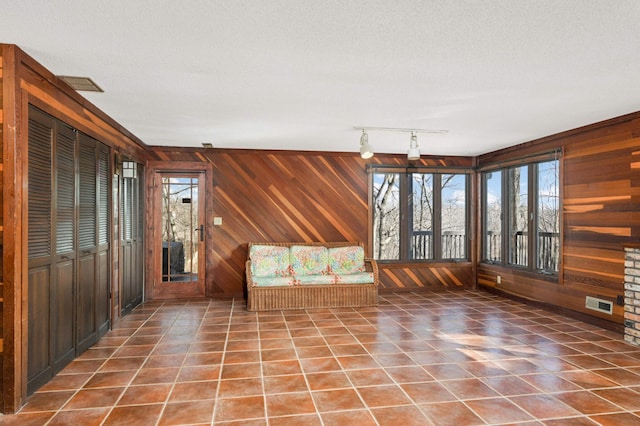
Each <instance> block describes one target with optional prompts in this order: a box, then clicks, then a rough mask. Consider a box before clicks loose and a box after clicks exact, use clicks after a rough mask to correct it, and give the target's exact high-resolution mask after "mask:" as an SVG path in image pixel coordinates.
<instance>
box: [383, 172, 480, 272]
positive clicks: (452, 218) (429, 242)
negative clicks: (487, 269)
mask: <svg viewBox="0 0 640 426" xmlns="http://www.w3.org/2000/svg"><path fill="white" fill-rule="evenodd" d="M372 181H373V188H372V203H373V254H374V257H375V258H376V259H377V260H396V261H418V260H444V259H466V258H467V257H468V254H467V252H468V241H467V227H468V225H467V224H468V210H469V203H468V193H469V191H468V189H467V187H468V177H467V175H466V174H458V173H452V174H439V173H409V172H406V173H373V180H372Z"/></svg>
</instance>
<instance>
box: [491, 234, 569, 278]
mask: <svg viewBox="0 0 640 426" xmlns="http://www.w3.org/2000/svg"><path fill="white" fill-rule="evenodd" d="M528 240H529V237H528V233H527V232H523V231H518V232H515V233H513V234H512V241H511V251H510V256H509V263H510V264H511V265H522V266H525V265H528V262H529V251H528ZM485 244H486V250H485V256H484V257H485V260H488V261H490V262H499V261H500V260H501V255H502V234H501V233H500V232H495V231H489V232H487V234H486V238H485ZM537 252H538V256H537V257H538V258H537V265H536V268H537V269H540V270H543V271H557V270H558V258H559V255H560V234H559V233H557V232H538V248H537Z"/></svg>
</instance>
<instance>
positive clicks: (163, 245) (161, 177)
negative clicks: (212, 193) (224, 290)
mask: <svg viewBox="0 0 640 426" xmlns="http://www.w3.org/2000/svg"><path fill="white" fill-rule="evenodd" d="M204 178H205V172H204V171H202V172H196V173H187V172H182V173H180V172H157V173H155V176H154V187H155V194H154V209H153V211H154V227H155V229H156V230H157V232H156V234H155V240H154V241H153V244H154V245H155V250H154V252H155V253H156V265H159V266H160V267H156V270H155V271H154V275H155V279H154V282H155V284H156V285H155V286H154V289H153V290H154V291H153V297H154V298H158V299H167V298H182V297H202V296H204V295H205V284H204V283H205V267H204V265H205V222H204V212H205V199H204V198H205V190H204V187H205V185H204V184H205V179H204ZM158 257H159V258H158Z"/></svg>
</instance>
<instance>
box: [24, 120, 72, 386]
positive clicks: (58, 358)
mask: <svg viewBox="0 0 640 426" xmlns="http://www.w3.org/2000/svg"><path fill="white" fill-rule="evenodd" d="M75 140H76V134H75V131H74V130H73V129H72V128H71V127H69V126H66V125H64V124H63V123H60V122H58V121H56V120H54V119H53V118H51V117H49V116H47V115H46V114H43V113H40V112H38V111H35V110H33V111H32V113H31V112H30V120H29V166H28V167H29V174H28V176H29V197H28V210H29V213H28V222H29V223H28V225H29V246H28V253H29V277H28V280H29V282H28V288H29V293H28V294H29V299H28V322H29V325H28V327H29V338H28V354H27V358H28V368H27V370H28V372H27V382H28V383H27V391H28V392H33V391H34V390H35V389H37V388H38V387H40V386H41V385H42V384H43V383H46V382H47V381H48V380H49V379H50V378H51V377H53V375H55V374H56V373H57V372H58V371H60V370H62V368H64V366H65V365H67V364H68V363H69V362H70V361H71V360H72V359H73V358H74V357H75V340H74V336H75V333H74V321H75V309H74V291H75V289H74V287H75V275H76V274H75V257H76V252H75V224H76V220H75V219H76V218H75Z"/></svg>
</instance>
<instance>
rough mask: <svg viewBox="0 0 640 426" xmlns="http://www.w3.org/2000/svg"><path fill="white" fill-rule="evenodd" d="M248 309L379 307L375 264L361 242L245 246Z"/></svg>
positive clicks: (253, 244)
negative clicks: (368, 256)
mask: <svg viewBox="0 0 640 426" xmlns="http://www.w3.org/2000/svg"><path fill="white" fill-rule="evenodd" d="M246 276H247V309H248V310H249V311H270V310H283V309H307V308H326V307H359V306H376V305H377V304H378V281H379V278H378V266H377V264H376V262H375V260H373V259H368V258H365V257H364V246H363V244H362V243H359V242H357V243H354V242H323V243H318V242H315V243H300V242H281V243H262V242H254V243H249V247H248V259H247V263H246Z"/></svg>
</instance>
